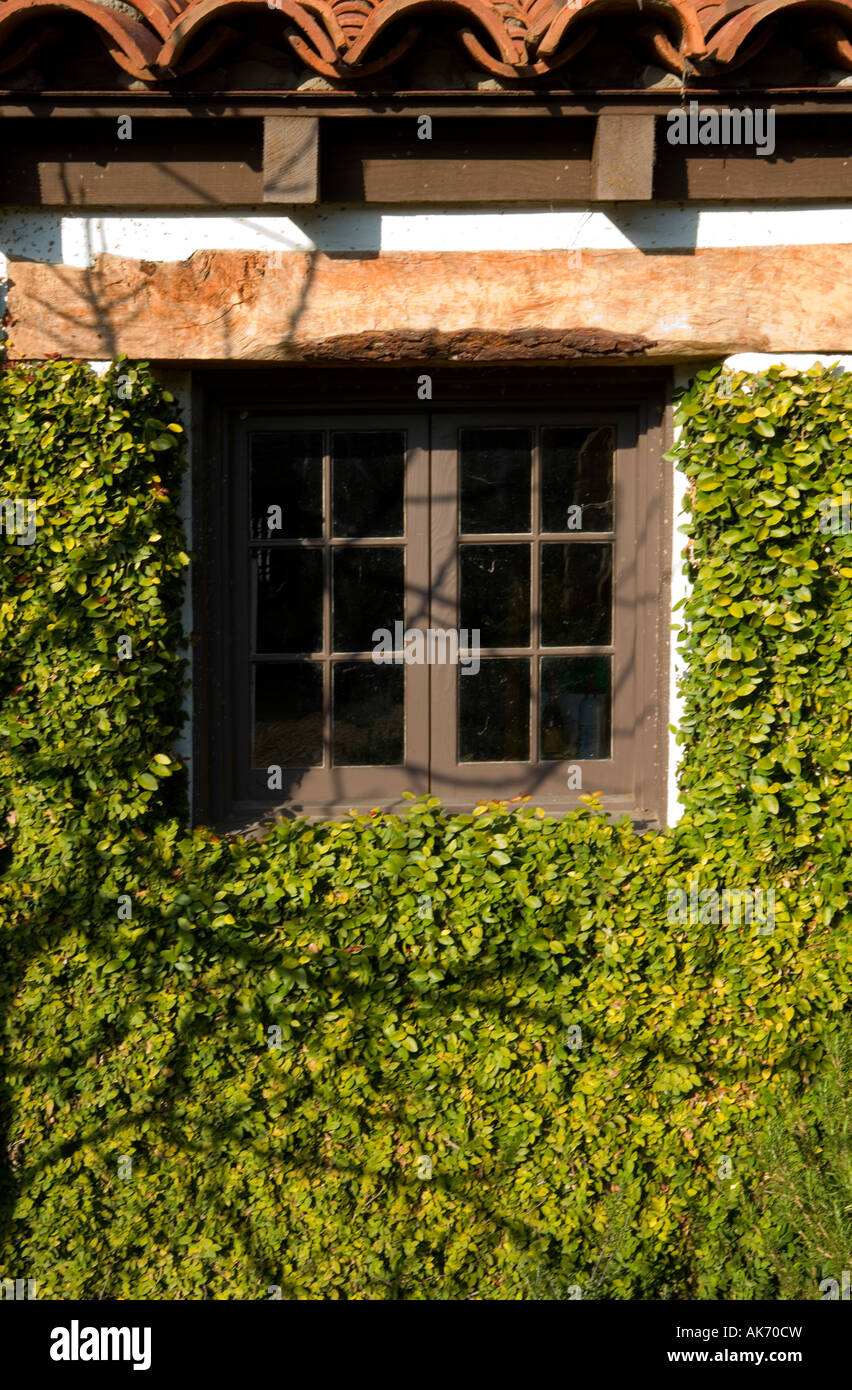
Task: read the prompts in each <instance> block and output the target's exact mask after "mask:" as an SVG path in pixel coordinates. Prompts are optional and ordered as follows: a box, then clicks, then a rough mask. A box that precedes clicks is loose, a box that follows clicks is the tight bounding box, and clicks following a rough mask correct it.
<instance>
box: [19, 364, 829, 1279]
mask: <svg viewBox="0 0 852 1390" xmlns="http://www.w3.org/2000/svg"><path fill="white" fill-rule="evenodd" d="M128 378H130V379H131V391H130V395H129V396H128V397H127V398H126V399H123V397H122V388H120V385H119V384H120V383H122V382H123V383H124V387H123V390H124V392H125V394H126V381H127V379H128ZM722 380H723V378H722V377H720V375H719V374H718V372H715V371H714V372H709V373H701V374H699V378H698V379H697V381H696V382H695V384H694V386H693V388H692V389H691V390H690V392H689V393H687V395H686V396H685V398H684V400H683V401H682V402H681V406H680V418H681V419H682V421H683V423H684V429H683V433H682V435H681V438H680V442H679V444H678V446H677V448H676V449H675V451H674V454H675V457H676V458H677V459H678V460H679V462H680V463H681V466H682V467H684V468H685V470H686V472H687V475H688V476H689V478H690V482H691V497H692V521H691V526H690V536H689V560H688V563H689V565H690V568H691V571H692V578H693V583H694V588H693V592H692V596H691V598H690V600H689V602H688V605H687V609H686V613H685V618H686V622H687V625H688V626H687V630H686V634H685V638H684V643H683V646H684V651H685V653H686V655H687V658H688V663H689V664H688V674H687V677H686V683H685V696H686V717H685V720H684V724H683V731H684V736H685V738H686V745H685V762H684V779H683V780H684V788H685V796H686V798H687V801H688V809H687V814H686V815H685V817H684V819H683V820H682V822H681V823H680V824H679V825H678V826H677V827H676V829H675V830H674V831H672V832H669V833H666V834H647V835H645V836H637V835H636V834H635V833H634V832H633V830H632V829H631V827H630V826H629V824H628V823H626V822H624V823H619V824H612V823H611V822H610V821H609V820H608V818H607V817H606V816H605V815H604V814H603V813H602V812H601V811H600V809H599V808H598V807H597V805H595V804H594V802H591V803H590V804H589V805H588V806H587V807H586V808H585V809H583V810H581V811H579V812H577V813H576V814H573V815H571V816H566V817H565V818H563V819H562V820H561V821H559V822H558V823H554V822H545V821H544V820H543V819H542V818H541V816H540V815H539V814H538V813H536V812H535V811H534V809H532V808H524V809H522V810H520V811H517V810H515V811H512V810H510V808H509V807H507V806H505V805H497V804H492V805H489V806H483V807H479V808H477V812H476V813H475V814H473V815H455V816H448V815H444V814H442V813H441V811H440V808H439V807H438V805H437V803H435V802H434V801H432V800H426V801H421V802H416V803H413V804H412V808H411V812H410V814H409V815H407V816H405V817H393V816H383V815H373V816H367V817H359V816H355V817H352V818H350V820H349V821H347V822H346V823H344V824H339V825H338V824H324V825H322V824H321V825H309V824H306V823H304V822H291V823H285V824H283V825H280V826H278V827H276V828H274V829H273V830H271V831H270V832H269V833H268V834H267V835H266V837H265V838H264V839H263V840H262V842H260V843H254V842H246V841H240V840H236V841H220V840H218V839H217V838H216V836H214V835H212V834H211V833H210V832H209V831H206V830H203V829H201V830H197V831H195V832H192V833H188V832H187V831H186V830H185V829H183V828H182V827H183V823H182V818H181V805H180V802H181V797H182V792H183V775H182V772H181V770H180V765H179V761H178V760H176V759H175V757H174V756H173V753H172V748H173V746H174V740H175V737H176V734H177V731H178V728H179V724H180V717H179V714H178V710H179V707H180V687H181V682H182V679H183V676H182V657H181V651H180V635H179V608H180V603H181V592H182V588H181V586H182V583H183V570H184V569H185V566H186V563H187V557H186V555H185V553H184V551H183V550H182V546H183V545H184V544H185V542H184V540H183V537H182V535H181V532H180V526H179V523H178V519H177V510H176V505H175V498H176V496H177V490H178V487H179V476H180V470H181V467H182V462H181V458H180V448H179V446H180V427H179V424H178V422H177V420H176V419H175V417H174V413H173V403H172V402H171V400H170V398H169V397H168V395H167V394H166V393H163V392H162V391H160V390H159V389H158V387H157V386H156V384H155V383H154V381H153V380H152V378H151V375H150V373H149V372H148V370H147V368H145V367H144V366H134V367H129V366H128V365H127V364H126V363H122V362H119V363H117V364H116V365H115V367H114V368H113V369H112V370H111V372H110V373H109V374H108V375H107V376H106V377H105V378H103V379H101V380H98V379H96V378H95V377H94V376H93V374H92V373H91V371H90V370H89V369H88V368H86V367H85V366H82V365H74V364H68V363H62V362H55V363H54V362H51V363H47V364H44V365H43V366H40V367H38V368H34V369H31V370H29V371H27V370H25V369H22V368H19V367H16V368H14V369H12V370H7V371H6V372H5V373H4V374H2V377H0V418H2V420H3V425H4V431H3V436H4V437H3V439H2V442H0V496H3V495H4V494H5V495H7V496H24V497H34V498H36V499H37V500H38V503H39V523H40V524H39V531H38V539H37V543H36V544H34V545H33V546H32V547H16V546H13V545H11V544H8V543H7V542H6V540H5V539H4V540H0V547H2V552H0V553H2V556H3V570H2V576H0V582H2V593H0V640H2V643H3V650H4V655H5V656H6V662H5V665H4V668H3V673H2V676H0V680H2V688H1V691H2V696H3V699H2V716H0V718H1V719H2V724H1V725H0V732H2V739H3V742H2V747H0V785H2V787H3V792H2V796H3V798H4V821H3V824H5V825H7V826H8V829H7V831H5V832H4V838H5V843H4V846H3V851H2V853H3V856H4V860H5V872H4V874H3V877H2V879H0V917H1V918H2V920H0V931H2V942H3V951H4V957H5V964H4V969H3V981H2V988H3V991H4V997H3V1000H2V1004H3V1015H4V1020H5V1022H4V1028H5V1036H4V1039H3V1041H4V1071H5V1081H4V1082H3V1083H2V1084H3V1085H4V1087H5V1093H2V1092H0V1104H2V1108H3V1110H4V1112H5V1116H6V1127H7V1132H6V1136H5V1143H6V1149H7V1154H8V1164H7V1173H6V1176H5V1182H4V1185H3V1187H2V1194H3V1208H2V1211H0V1219H2V1221H3V1225H4V1231H5V1235H4V1237H3V1242H4V1243H3V1246H2V1247H0V1249H2V1252H3V1253H2V1256H0V1263H2V1269H0V1276H5V1277H30V1278H35V1279H36V1280H37V1282H38V1285H39V1292H40V1295H41V1296H42V1297H106V1296H112V1297H123V1298H127V1297H143V1298H144V1297H155V1298H156V1297H167V1298H170V1297H174V1298H190V1299H192V1298H200V1297H222V1298H235V1297H243V1298H264V1297H268V1296H272V1295H273V1293H274V1291H275V1290H280V1291H281V1293H282V1294H283V1296H284V1297H288V1296H303V1297H304V1296H309V1297H333V1298H389V1297H405V1298H427V1299H430V1298H470V1297H481V1298H493V1297H497V1298H540V1297H575V1296H577V1295H578V1292H580V1293H581V1294H582V1296H583V1297H586V1298H589V1297H671V1298H689V1297H701V1296H704V1297H707V1296H731V1297H759V1296H771V1295H772V1294H773V1292H775V1291H777V1287H778V1284H777V1279H776V1276H775V1273H774V1271H773V1267H772V1261H773V1259H777V1251H778V1250H779V1249H782V1250H784V1251H785V1252H787V1255H788V1256H789V1258H790V1259H792V1260H795V1259H803V1260H805V1261H807V1259H808V1258H809V1256H808V1252H807V1251H805V1250H803V1249H802V1248H801V1246H800V1244H797V1239H798V1238H797V1236H796V1233H795V1231H794V1230H793V1228H792V1226H790V1227H788V1226H787V1225H785V1223H784V1219H783V1218H779V1217H775V1216H774V1215H773V1214H772V1212H771V1210H770V1208H768V1207H764V1206H763V1205H759V1207H758V1208H757V1210H758V1217H757V1219H756V1218H755V1210H756V1208H755V1203H758V1204H759V1203H760V1199H761V1192H762V1189H763V1186H764V1183H765V1177H766V1175H765V1173H764V1172H763V1171H762V1167H761V1158H760V1154H759V1153H758V1152H756V1151H755V1147H754V1135H755V1133H756V1132H757V1130H758V1128H759V1127H760V1125H761V1124H763V1123H765V1122H766V1121H767V1120H769V1119H770V1118H771V1117H772V1116H773V1115H774V1114H776V1113H777V1112H778V1111H779V1109H782V1110H783V1108H784V1107H785V1106H787V1105H788V1104H789V1103H790V1102H791V1098H792V1097H793V1095H794V1093H795V1092H796V1090H797V1089H798V1088H800V1087H801V1085H802V1083H803V1081H807V1080H808V1078H809V1077H810V1076H811V1074H813V1073H814V1071H816V1070H817V1069H818V1068H819V1067H820V1065H821V1058H822V1055H823V1049H824V1041H825V1037H826V1034H827V1031H828V1029H829V1027H830V1022H831V1017H832V1015H835V1014H837V1013H838V1012H839V1011H840V1010H841V1008H842V1007H843V1004H844V1001H845V999H846V997H847V995H848V991H849V984H850V974H852V950H850V943H849V933H848V930H847V924H848V913H847V910H846V905H845V902H846V887H847V874H846V869H845V862H846V856H845V854H844V848H845V846H846V845H847V844H848V838H849V825H850V810H849V793H848V789H847V788H848V784H847V779H846V777H845V773H846V771H847V770H848V762H847V761H846V759H845V757H844V747H847V748H848V744H849V739H848V720H849V713H848V703H847V701H848V696H849V693H850V692H849V684H848V682H849V669H848V664H847V663H848V657H847V651H848V647H849V640H850V613H849V606H848V600H849V597H850V593H852V590H850V584H849V581H850V579H852V567H851V568H847V565H846V554H847V550H848V541H847V540H846V538H844V537H837V536H834V535H831V534H826V533H824V532H822V531H820V529H819V526H818V524H817V520H816V519H817V518H818V514H819V504H820V500H821V499H822V498H823V497H824V496H826V495H832V494H833V493H834V492H836V491H838V490H840V492H842V490H843V488H844V487H845V486H847V484H848V471H849V469H848V458H849V447H848V438H849V421H850V419H852V386H850V385H849V384H848V379H847V378H846V377H842V376H835V375H833V374H831V373H829V372H825V371H814V372H811V373H808V374H807V375H801V374H793V373H789V372H784V371H781V370H775V369H773V371H772V372H770V373H768V374H767V376H766V378H765V379H763V380H755V379H754V378H747V377H745V376H744V374H742V373H740V374H738V375H737V376H735V377H734V378H733V379H732V380H731V379H729V380H728V394H724V393H723V391H722V390H720V381H722ZM126 635H130V636H131V637H132V647H133V656H132V657H131V658H129V659H122V660H119V659H118V658H117V656H116V652H117V650H118V648H117V643H118V641H119V639H120V638H121V637H122V636H126ZM726 637H730V638H731V642H730V644H727V643H725V641H724V639H725V638H726ZM720 640H721V642H722V645H721V648H720V646H719V643H720ZM720 652H721V655H720ZM693 884H696V885H698V887H699V888H700V889H701V890H702V891H703V890H707V889H710V888H713V889H716V890H720V889H721V888H722V887H725V886H728V887H730V888H732V889H753V888H757V887H763V888H766V887H768V886H772V887H773V888H774V890H775V893H776V905H775V927H774V931H772V932H771V933H769V934H765V935H764V934H759V933H756V932H755V930H754V928H753V927H749V926H747V925H744V924H741V925H740V926H736V925H731V926H727V927H726V926H724V925H722V924H720V923H719V922H718V921H716V922H714V921H713V920H712V916H711V914H709V913H707V914H703V915H706V916H707V917H708V918H709V920H706V921H704V922H701V921H700V920H699V921H698V922H694V923H690V924H685V925H680V924H678V923H672V921H671V920H669V910H668V909H669V903H670V896H669V895H670V892H671V890H672V889H677V888H685V889H689V888H690V887H691V886H692V885H693ZM128 904H129V906H128ZM129 913H132V915H129ZM279 1030H280V1031H279ZM128 1160H129V1162H128ZM785 1258H786V1255H785ZM813 1273H814V1281H816V1279H817V1278H818V1276H819V1273H820V1271H819V1270H818V1269H817V1267H816V1265H814V1270H813ZM814 1296H818V1294H817V1291H816V1282H814Z"/></svg>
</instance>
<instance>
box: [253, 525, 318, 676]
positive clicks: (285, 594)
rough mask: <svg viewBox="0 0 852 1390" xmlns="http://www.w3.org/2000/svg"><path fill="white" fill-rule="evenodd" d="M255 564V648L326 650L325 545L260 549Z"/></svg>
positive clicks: (264, 650)
mask: <svg viewBox="0 0 852 1390" xmlns="http://www.w3.org/2000/svg"><path fill="white" fill-rule="evenodd" d="M251 568H252V612H253V615H254V624H253V635H254V649H255V651H256V652H264V653H272V652H283V653H288V654H289V653H291V652H319V651H322V551H321V550H302V549H299V548H297V547H295V546H293V547H292V548H290V547H283V546H282V547H281V549H278V548H277V547H276V548H274V549H268V550H256V551H254V552H253V554H252V557H251Z"/></svg>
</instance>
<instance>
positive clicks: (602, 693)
mask: <svg viewBox="0 0 852 1390" xmlns="http://www.w3.org/2000/svg"><path fill="white" fill-rule="evenodd" d="M611 699H612V658H611V657H609V656H547V657H544V659H543V660H542V663H541V757H542V759H543V760H544V761H545V762H547V761H551V760H553V759H555V758H608V757H609V756H610V713H609V712H610V705H611Z"/></svg>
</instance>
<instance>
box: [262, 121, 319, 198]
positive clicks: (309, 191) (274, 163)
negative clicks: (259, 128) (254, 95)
mask: <svg viewBox="0 0 852 1390" xmlns="http://www.w3.org/2000/svg"><path fill="white" fill-rule="evenodd" d="M318 199H319V118H318V117H317V116H264V118H263V201H264V202H265V203H316V202H317V201H318Z"/></svg>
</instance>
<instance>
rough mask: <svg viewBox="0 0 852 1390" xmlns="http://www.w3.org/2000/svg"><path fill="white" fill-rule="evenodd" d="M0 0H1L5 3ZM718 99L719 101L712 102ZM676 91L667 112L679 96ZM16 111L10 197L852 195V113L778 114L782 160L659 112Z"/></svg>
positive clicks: (228, 203)
mask: <svg viewBox="0 0 852 1390" xmlns="http://www.w3.org/2000/svg"><path fill="white" fill-rule="evenodd" d="M1 2H2V0H0V3H1ZM715 105H716V106H719V105H720V103H715ZM678 106H679V103H673V104H672V108H671V109H677V108H678ZM120 127H121V121H120V119H119V120H117V119H116V118H115V117H106V116H98V117H94V116H90V117H82V116H80V117H77V118H69V119H63V120H55V119H53V118H50V119H41V118H38V117H35V118H33V117H26V118H24V117H21V118H19V119H16V118H14V117H9V118H7V119H6V121H5V124H4V135H5V137H6V139H5V142H4V145H3V148H2V149H0V204H2V203H5V204H7V205H9V204H13V205H16V206H22V207H89V208H109V207H115V208H122V207H123V208H145V207H148V208H164V207H174V208H180V207H186V208H194V207H196V208H197V207H209V208H225V207H252V206H257V205H259V204H264V203H265V204H268V205H271V206H276V205H277V206H280V207H288V206H293V207H298V206H299V205H315V204H317V203H320V202H324V203H332V204H349V205H352V206H371V205H372V206H391V205H394V204H398V205H406V204H407V205H419V206H423V207H428V206H430V205H432V206H452V205H463V204H468V205H476V204H494V205H498V204H499V205H512V204H514V205H516V206H520V205H523V204H529V205H533V204H551V205H553V206H570V205H571V204H581V205H587V204H588V203H594V202H601V203H613V202H615V203H618V202H636V201H650V200H651V199H656V200H669V201H685V200H689V201H693V202H715V201H733V200H745V201H748V202H765V201H768V200H772V199H784V200H787V201H793V202H804V201H809V200H810V201H813V200H819V201H824V200H831V199H838V200H843V201H846V200H848V198H849V195H850V192H852V111H850V112H838V113H836V114H834V115H833V116H832V118H831V119H830V120H826V119H825V118H824V117H822V116H820V115H817V114H814V115H809V116H786V115H782V114H779V115H777V118H776V122H775V151H774V155H773V157H772V158H755V152H754V149H753V148H752V147H750V146H747V145H740V146H727V147H723V146H718V147H708V146H704V145H694V146H689V145H673V144H670V143H669V141H668V139H667V130H668V126H667V122H666V120H665V117H661V116H657V115H655V114H654V112H652V111H649V112H643V111H641V110H640V111H635V110H634V111H618V110H607V111H603V112H602V113H601V114H600V115H598V116H597V117H595V116H592V115H588V116H575V117H571V116H558V115H550V116H538V117H534V118H533V117H531V118H529V119H524V120H518V119H516V118H515V117H508V116H502V115H500V114H499V113H498V114H495V115H494V116H490V117H488V116H481V115H480V116H471V117H459V116H451V117H440V116H437V115H436V116H435V117H434V119H433V123H432V132H431V133H432V138H431V139H430V140H420V139H418V136H417V130H418V121H417V118H416V117H414V116H405V117H399V116H396V117H393V118H391V119H387V118H378V117H374V116H363V115H356V114H353V115H352V116H350V117H347V118H344V119H340V118H336V117H324V116H323V117H319V116H306V115H298V116H288V115H278V116H275V115H266V116H263V117H249V116H239V115H234V116H232V117H230V118H228V119H223V118H222V117H221V116H211V115H202V116H198V117H194V118H190V119H179V118H174V119H171V120H169V119H162V118H157V119H149V118H148V117H147V116H144V115H142V116H136V115H134V116H133V117H132V139H123V138H121V136H120V134H119V131H120Z"/></svg>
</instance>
